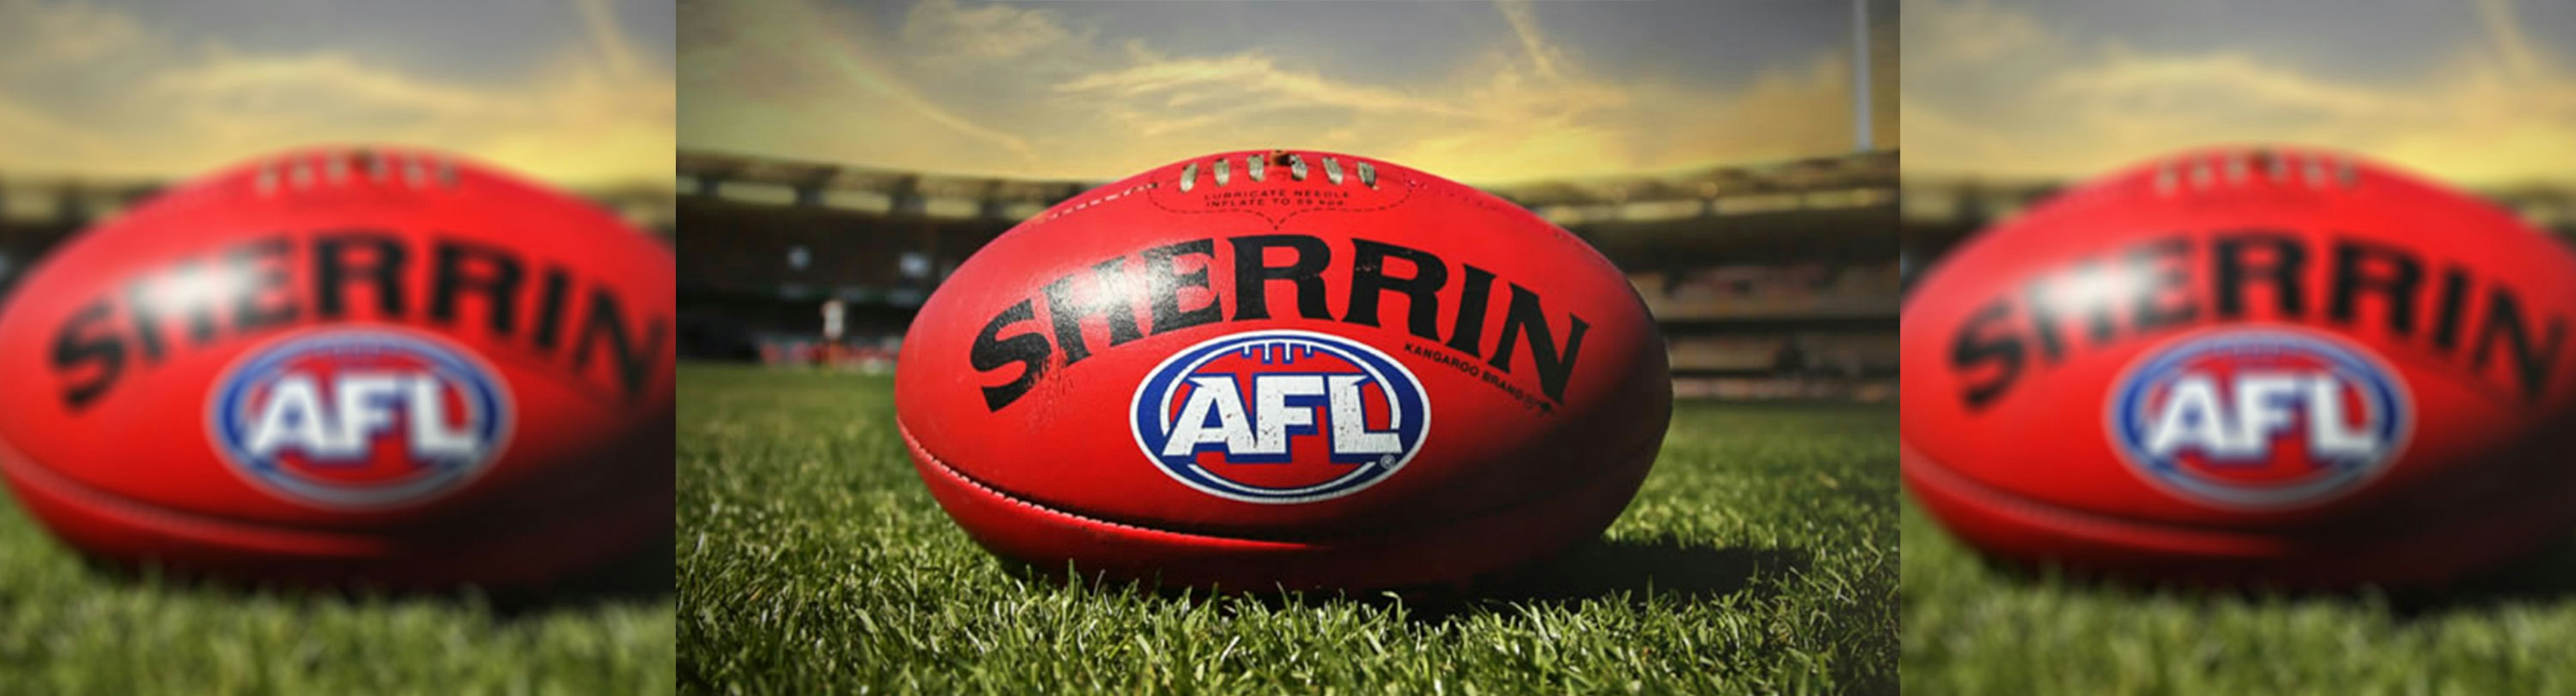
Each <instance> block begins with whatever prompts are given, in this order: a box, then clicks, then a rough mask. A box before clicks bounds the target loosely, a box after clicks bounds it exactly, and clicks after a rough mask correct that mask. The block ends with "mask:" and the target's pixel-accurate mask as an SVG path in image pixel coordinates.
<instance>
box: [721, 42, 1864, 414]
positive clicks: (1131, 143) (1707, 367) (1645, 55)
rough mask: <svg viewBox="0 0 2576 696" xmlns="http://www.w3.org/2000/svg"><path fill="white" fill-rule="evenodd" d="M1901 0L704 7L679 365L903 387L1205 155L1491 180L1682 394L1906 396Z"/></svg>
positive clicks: (1483, 184)
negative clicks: (965, 297) (1061, 215)
mask: <svg viewBox="0 0 2576 696" xmlns="http://www.w3.org/2000/svg"><path fill="white" fill-rule="evenodd" d="M1896 14H1897V12H1896V3H1895V2H1894V1H1893V0H1863V1H1858V2H1852V1H1845V2H1795V3H1790V2H1740V3H1683V2H1663V3H1528V2H1492V3H1482V2H1478V3H1381V4H1352V3H1341V4H1335V5H1333V6H1332V11H1330V12H1320V11H1316V10H1315V9H1314V8H1312V7H1309V6H1307V5H1305V4H1302V3H1205V4H1176V3H1052V2H1029V3H999V2H993V3H987V2H964V1H961V0H918V1H908V2H885V3H848V2H829V1H826V0H760V1H756V2H726V3H715V2H682V3H680V27H681V29H680V30H681V35H680V46H679V51H680V65H681V66H682V67H681V73H682V75H681V87H682V89H684V90H685V91H686V92H687V94H688V99H687V100H686V102H685V103H683V104H682V105H681V119H680V136H679V139H680V142H679V146H680V157H679V176H678V180H677V182H678V188H679V191H678V193H679V201H678V220H679V224H680V226H681V227H682V228H683V229H685V230H686V232H685V233H684V234H682V235H681V236H680V238H679V240H678V243H679V248H680V253H681V256H682V258H685V259H687V261H688V262H687V263H684V264H682V266H681V270H680V274H681V277H680V311H681V315H682V323H683V327H682V350H683V351H686V352H685V353H684V356H687V357H692V358H699V359H721V360H736V361H761V362H765V363H769V364H772V365H779V366H796V367H811V366H818V365H819V366H824V367H827V368H830V369H844V370H859V371H884V370H890V369H892V367H893V365H892V361H893V359H894V356H895V355H896V351H897V349H898V348H899V347H900V345H901V343H900V342H901V339H902V335H903V332H904V329H905V327H906V326H907V324H908V323H909V321H910V318H911V316H912V314H913V313H914V312H915V311H916V310H917V308H918V307H919V306H920V304H921V302H922V301H923V299H925V298H926V297H927V296H928V295H929V293H930V291H931V290H932V289H934V288H936V287H937V286H938V284H939V282H940V280H941V279H942V278H944V277H946V275H947V274H948V273H949V272H950V271H951V270H953V269H955V268H956V266H957V264H958V263H959V262H961V261H963V260H964V259H965V258H966V257H968V256H969V255H971V254H973V253H974V252H975V250H976V249H977V248H979V247H980V246H981V245H983V244H984V243H986V242H988V241H990V240H991V239H993V238H994V237H995V236H997V235H999V234H1001V233H1002V232H1003V231H1005V230H1007V229H1009V228H1010V227H1011V226H1012V225H1014V224H1017V223H1018V222H1019V221H1020V220H1022V219H1025V218H1027V217H1029V216H1030V215H1033V214H1035V213H1037V212H1039V211H1041V210H1044V209H1045V208H1046V207H1047V206H1049V205H1052V204H1054V203H1056V202H1058V201H1061V200H1064V199H1066V198H1070V197H1072V196H1074V195H1075V194H1078V193H1080V192H1082V191H1084V190H1087V189H1089V188H1090V187H1092V186H1096V185H1098V184H1101V183H1106V182H1108V181H1112V180H1115V179H1118V178H1122V177H1125V176H1127V175H1130V174H1134V173H1136V172H1139V171H1143V170H1145V169H1148V168H1151V167H1154V166H1159V165H1161V164H1164V163H1167V162H1171V161H1175V160H1179V159H1183V158H1187V157H1193V156H1198V155H1202V154H1206V153H1210V152H1218V151H1224V150H1233V149H1245V148H1262V147H1282V148H1313V149H1323V150H1331V151H1342V152H1350V153H1354V154H1362V155H1367V156H1371V157H1378V158H1383V159H1386V160H1390V161H1394V162H1399V163H1403V164H1406V165H1409V166H1413V167H1417V168H1420V169H1423V170H1426V171H1430V172H1434V173H1437V174H1440V175H1442V176H1445V177H1448V178H1451V179H1455V180H1458V181H1460V182H1463V183H1467V184H1470V185H1474V186H1477V187H1479V188H1483V189H1485V190H1487V191H1490V192H1493V193H1495V194H1497V195H1500V196H1502V197H1504V198H1506V199H1509V200H1511V201H1513V202H1515V203H1518V204H1520V205H1523V206H1526V207H1528V208H1530V209H1531V210H1533V211H1536V212H1537V213H1538V214H1540V215H1542V216H1545V217H1546V218H1548V219H1550V220H1553V221H1555V222H1556V223H1557V224H1559V225H1563V226H1564V227H1566V228H1567V229H1569V230H1572V231H1573V232H1574V233H1575V234H1577V235H1580V236H1582V237H1583V238H1584V239H1586V240H1588V241H1590V242H1591V243H1592V244H1593V245H1594V246H1595V247H1598V248H1600V249H1601V250H1602V252H1603V253H1605V254H1607V255H1608V256H1609V257H1610V259H1611V260H1612V261H1614V262H1616V263H1618V264H1619V266H1620V267H1621V268H1622V269H1625V270H1626V271H1627V272H1628V274H1629V278H1630V280H1631V281H1632V282H1633V283H1634V284H1635V285H1636V287H1637V290H1638V292H1639V293H1640V294H1642V295H1643V296H1644V297H1645V298H1646V302H1647V304H1648V305H1649V307H1650V308H1652V310H1653V311H1654V313H1655V315H1656V318H1657V320H1658V321H1659V322H1660V323H1661V324H1662V325H1663V329H1664V332H1665V335H1666V338H1667V339H1668V340H1669V341H1670V343H1671V350H1672V354H1673V355H1672V358H1673V368H1674V372H1675V375H1676V378H1677V384H1676V386H1677V388H1678V391H1679V392H1680V393H1681V394H1683V395H1685V396H1691V395H1698V396H1722V397H1731V398H1822V399H1837V400H1841V399H1861V400H1872V401H1884V400H1888V399H1891V398H1892V396H1893V389H1894V376H1895V371H1896V328H1897V324H1896V314H1897V297H1898V287H1899V268H1898V259H1897V253H1896V249H1897V244H1896V241H1897V239H1896V234H1897V233H1896V215H1897V196H1896V189H1895V186H1896V183H1897V146H1898V142H1897V141H1898V133H1897V127H1896V109H1895V108H1894V105H1895V99H1896V82H1895V80H1896V70H1895V64H1894V61H1895V59H1896V54H1897V51H1896V39H1895V30H1896V26H1897V24H1896Z"/></svg>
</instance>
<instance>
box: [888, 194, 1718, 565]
mask: <svg viewBox="0 0 2576 696" xmlns="http://www.w3.org/2000/svg"><path fill="white" fill-rule="evenodd" d="M899 364H900V365H901V367H900V368H899V369H898V370H897V374H896V378H895V399H896V404H897V410H898V412H899V420H900V421H901V422H900V426H901V428H902V431H903V433H904V438H905V441H906V442H907V443H908V444H909V445H911V448H912V455H913V460H914V462H915V463H916V465H917V466H918V468H919V470H920V473H921V477H922V480H924V481H926V482H928V483H929V485H930V490H931V493H932V494H933V495H935V496H936V497H937V498H938V499H939V503H940V504H941V505H942V506H944V507H946V508H947V509H948V513H949V514H950V515H951V516H953V517H955V518H956V519H957V522H958V524H960V525H961V526H963V527H965V529H966V531H967V533H968V534H970V535H972V536H973V537H974V538H975V539H976V541H978V542H980V543H982V544H983V545H984V546H985V548H987V549H990V550H992V551H993V552H994V553H996V554H999V555H1001V556H1004V557H1007V558H1012V559H1017V560H1020V561H1025V562H1028V563H1031V564H1034V565H1035V566H1036V567H1038V568H1041V569H1046V570H1050V571H1056V570H1063V569H1064V568H1066V567H1067V566H1068V564H1070V566H1071V567H1072V568H1074V569H1076V570H1077V571H1078V572H1082V573H1085V574H1095V573H1096V574H1101V575H1106V576H1109V577H1116V578H1134V579H1146V580H1159V581H1160V582H1161V583H1163V584H1166V585H1188V586H1203V585H1222V586H1225V587H1232V588H1237V589H1268V588H1272V587H1289V588H1332V587H1339V588H1369V587H1397V586H1409V585H1424V584H1441V583H1446V584H1459V583H1464V582H1466V581H1467V580H1469V579H1471V578H1472V577H1473V576H1475V575H1477V574H1480V573H1483V572H1485V571H1490V570H1495V569H1498V568H1502V567H1506V566H1511V565H1516V564H1520V563H1523V562H1526V561H1529V560H1532V559H1535V558H1538V557H1541V556H1544V555H1548V554H1550V553H1553V552H1556V551H1558V550H1561V549H1563V548H1565V547H1567V546H1569V545H1571V544H1573V543H1574V542H1577V541H1581V540H1585V539H1589V538H1592V537H1595V536H1597V535H1599V534H1600V532H1601V530H1602V528H1604V527H1606V526H1608V525H1609V523H1610V521H1611V520H1612V519H1613V518H1615V517H1617V516H1618V514H1619V511H1620V510H1621V509H1623V508H1625V507H1626V506H1627V504H1628V500H1629V498H1631V497H1633V496H1634V495H1635V494H1636V491H1637V485H1638V484H1639V483H1640V482H1641V481H1642V480H1643V479H1644V478H1645V475H1646V470H1647V468H1648V467H1649V466H1651V465H1652V464H1653V463H1654V459H1655V453H1656V449H1657V448H1658V447H1659V446H1660V445H1661V443H1662V441H1663V436H1664V424H1665V421H1666V420H1667V419H1668V418H1669V417H1670V415H1671V409H1672V384H1671V381H1670V377H1669V375H1668V370H1667V369H1666V367H1665V362H1664V347H1663V342H1662V339H1661V337H1660V336H1658V334H1657V333H1656V331H1655V327H1654V324H1653V323H1652V322H1650V321H1649V320H1648V318H1647V316H1646V311H1645V307H1644V305H1643V304H1642V303H1641V302H1639V300H1638V298H1637V295H1636V292H1635V291H1634V290H1633V289H1631V288H1630V287H1629V285H1628V283H1627V280H1626V278H1625V277H1624V276H1622V275H1621V274H1620V272H1619V270H1618V269H1617V268H1614V267H1612V266H1611V265H1610V263H1609V262H1608V261H1606V260H1604V259H1602V258H1601V256H1600V255H1599V254H1598V253H1596V252H1594V251H1593V250H1592V248H1591V247H1590V246H1588V245H1586V244H1584V243H1583V241H1582V240H1579V239H1576V238H1575V237H1574V236H1573V235H1571V234H1568V233H1567V232H1565V231H1564V230H1561V229H1558V228H1556V227H1555V226H1553V225H1550V224H1548V223H1547V222H1546V221H1544V220H1541V219H1539V218H1538V217H1536V216H1533V215H1531V214H1530V213H1528V212H1527V211H1524V210H1522V209H1520V208H1518V207H1516V206H1513V205H1512V204H1510V203H1508V202H1505V201H1503V200H1501V199H1498V198H1495V197H1493V196H1491V195H1487V194H1485V193H1483V192H1480V191H1477V190H1475V189H1471V188H1468V187H1465V186H1461V185H1458V184H1456V183H1452V182H1449V181H1446V180H1443V179H1440V178H1438V177H1434V176H1431V175H1429V174H1425V173H1422V172H1418V171H1414V170H1411V169H1407V168H1404V167H1401V166H1397V165H1394V164H1389V163H1387V162H1383V161H1379V160H1372V159H1367V158H1361V157H1353V156H1350V155H1340V154H1331V153H1322V152H1281V151H1271V152H1233V153H1226V154H1222V155H1212V156H1207V157H1200V158H1196V159H1191V160H1186V161H1182V162H1176V163H1173V164H1171V165H1168V166H1164V167H1161V168H1157V169H1154V170H1153V171H1149V172H1146V173H1143V174H1139V175H1137V176H1134V177H1130V178H1128V179H1127V180H1124V181H1120V182H1117V183H1114V184H1110V185H1107V186H1103V187H1101V188H1099V189H1097V190H1094V191H1091V192H1089V193H1086V194H1083V195H1081V196H1077V197H1075V198H1073V199H1071V200H1067V201H1065V202H1063V203H1062V204H1059V205H1057V206H1055V207H1054V208H1052V209H1049V210H1047V211H1046V212H1043V213H1040V214H1039V215H1037V216H1036V217H1033V218H1030V219H1029V220H1028V221H1027V222H1024V223H1021V224H1020V225H1019V226H1018V227H1015V228H1013V229H1012V230H1011V231H1009V232H1007V233H1004V234H1003V235H1002V236H1001V237H999V238H997V239H995V240H994V241H993V242H992V243H991V244H990V245H988V246H986V247H984V248H983V249H982V250H981V251H979V252H977V253H976V255H975V256H974V257H973V258H971V259H968V260H967V261H966V263H965V264H963V265H961V266H959V267H958V269H957V271H956V273H955V274H954V275H951V276H950V277H949V278H948V279H947V280H946V282H945V283H943V284H942V285H941V286H940V289H939V291H938V292H936V293H934V294H932V295H931V297H930V300H929V302H928V303H927V304H924V305H923V306H922V309H921V313H920V315H919V317H918V318H917V319H916V320H915V321H914V322H913V325H912V329H911V332H910V334H909V335H908V336H907V337H906V339H905V341H904V345H903V354H902V356H901V360H900V363H899Z"/></svg>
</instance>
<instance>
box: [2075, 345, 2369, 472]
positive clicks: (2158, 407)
mask: <svg viewBox="0 0 2576 696" xmlns="http://www.w3.org/2000/svg"><path fill="white" fill-rule="evenodd" d="M2111 394H2112V396H2111V401H2110V409H2109V410H2110V414H2109V415H2110V431H2111V441H2112V443H2113V445H2114V447H2115V449H2117V450H2119V452H2120V454H2121V457H2122V459H2124V460H2126V461H2127V462H2128V463H2129V465H2130V466H2131V467H2132V469H2133V470H2135V471H2136V472H2137V473H2138V474H2139V475H2140V476H2141V477H2142V478H2145V479H2146V480H2147V482H2148V483H2152V484H2156V485H2157V487H2159V488H2162V489H2164V490H2166V491H2169V492H2172V493H2175V494H2178V495H2180V496H2182V497H2184V498H2186V499H2190V500H2193V501H2197V502H2200V503H2204V504H2209V505H2215V506H2222V507H2233V508H2256V509H2276V508H2288V507H2296V506H2300V505H2308V504H2314V503H2319V502H2324V501H2326V500H2330V499H2333V498H2335V497H2338V496H2341V495H2343V494H2346V493H2350V492H2352V491H2354V490H2357V489H2359V487H2360V484H2362V483H2363V482H2366V481H2368V480H2370V479H2371V478H2372V477H2375V476H2377V475H2379V474H2380V473H2381V472H2382V471H2384V470H2386V469H2387V467H2388V464H2389V463H2390V462H2392V461H2395V460H2396V459H2397V455H2398V453H2399V452H2401V451H2403V450H2404V448H2405V441H2406V436H2407V432H2408V431H2407V428H2408V426H2409V425H2410V423H2411V421H2412V416H2413V410H2414V407H2413V404H2412V403H2411V397H2409V396H2408V394H2407V392H2406V387H2405V384H2404V383H2403V382H2401V381H2399V379H2398V378H2397V376H2396V372H2395V371H2394V370H2391V369H2389V368H2388V367H2387V366H2386V365H2383V364H2381V363H2380V362H2379V360H2378V359H2377V358H2376V357H2375V356H2372V355H2371V354H2370V353H2369V352H2367V351H2366V350H2364V349H2362V348H2359V347H2357V346H2352V345H2349V344H2347V343H2345V342H2343V341H2341V340H2338V339H2334V338H2331V337H2325V336H2317V335H2310V334H2306V333H2293V332H2289V331H2282V330H2233V331H2221V332H2216V333H2209V334H2202V335H2199V336H2195V337H2191V338H2186V339H2183V340H2181V341H2178V342H2176V343H2173V344H2170V345H2168V346H2165V347H2163V348H2160V349H2158V350H2155V351H2153V352H2150V353H2148V354H2147V356H2146V357H2145V358H2143V359H2142V360H2141V361H2140V362H2139V363H2138V364H2137V365H2136V366H2135V367H2132V368H2130V370H2129V372H2128V373H2127V374H2126V375H2124V376H2122V377H2121V378H2120V379H2119V380H2118V381H2117V382H2114V383H2113V387H2112V390H2111Z"/></svg>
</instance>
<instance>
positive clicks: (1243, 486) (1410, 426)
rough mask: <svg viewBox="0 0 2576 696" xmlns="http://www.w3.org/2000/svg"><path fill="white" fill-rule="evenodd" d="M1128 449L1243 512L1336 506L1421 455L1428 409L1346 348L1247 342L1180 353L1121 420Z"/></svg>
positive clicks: (1317, 340) (1262, 334) (1386, 366)
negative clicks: (1263, 506) (1128, 431)
mask: <svg viewBox="0 0 2576 696" xmlns="http://www.w3.org/2000/svg"><path fill="white" fill-rule="evenodd" d="M1128 411H1129V414H1130V415H1131V416H1132V417H1131V419H1130V425H1131V427H1133V429H1134V430H1135V432H1136V444H1137V445H1138V446H1139V447H1142V448H1143V449H1144V452H1145V457H1146V458H1147V459H1150V460H1152V461H1153V462H1154V465H1155V466H1158V467H1161V468H1162V470H1163V473H1166V474H1170V475H1171V477H1172V478H1174V479H1177V480H1179V481H1180V482H1181V483H1183V484H1187V485H1189V486H1190V487H1191V488H1196V489H1198V490H1200V491H1204V492H1206V493H1207V494H1209V495H1214V496H1217V497H1221V498H1226V499H1230V500H1240V501H1244V502H1250V503H1306V502H1314V501H1318V500H1328V499H1332V498H1339V497H1342V496H1345V495H1350V494H1352V493H1355V492H1358V491H1360V490H1361V489H1364V488H1367V487H1369V486H1371V485H1375V484H1377V483H1378V482H1379V481H1384V480H1386V478H1387V477H1388V476H1392V475H1394V474H1395V472H1397V471H1399V470H1402V469H1403V468H1404V464H1405V462H1408V461H1411V460H1412V459H1413V455H1414V454H1415V453H1418V452H1420V451H1421V450H1422V438H1423V434H1424V433H1426V432H1429V429H1430V426H1431V404H1430V402H1429V401H1428V400H1427V399H1425V398H1424V396H1423V391H1422V382H1421V381H1420V380H1418V379H1415V378H1414V376H1413V373H1412V372H1409V371H1406V370H1405V369H1404V365H1402V364H1400V363H1397V362H1396V361H1395V360H1394V359H1393V358H1389V357H1387V355H1386V354H1385V353H1381V352H1378V351H1377V349H1375V348H1371V347H1369V346H1367V345H1363V344H1361V343H1359V342H1357V341H1353V340H1350V339H1346V338H1342V337H1339V336H1333V335H1330V334H1322V333H1315V332H1311V331H1290V330H1275V331H1253V332H1246V333H1238V334H1233V335H1230V336H1223V337H1219V338H1216V339H1213V340H1209V341H1206V342H1203V343H1200V344H1198V345H1194V346H1190V347H1189V348H1187V349H1184V350H1182V351H1181V352H1179V353H1177V354H1174V355H1173V356H1172V357H1170V358H1168V359H1165V360H1164V361H1163V363H1162V364H1161V365H1158V366H1156V367H1155V368H1154V371H1153V372H1151V373H1148V374H1147V375H1146V377H1145V381H1144V382H1143V383H1141V384H1138V385H1137V386H1136V397H1135V400H1134V401H1133V403H1132V404H1131V407H1130V408H1129V409H1128Z"/></svg>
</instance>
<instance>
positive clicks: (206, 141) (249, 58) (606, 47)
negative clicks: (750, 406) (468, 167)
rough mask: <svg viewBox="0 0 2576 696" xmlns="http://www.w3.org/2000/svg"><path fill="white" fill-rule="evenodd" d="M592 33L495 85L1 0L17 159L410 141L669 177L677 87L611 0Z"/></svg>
mask: <svg viewBox="0 0 2576 696" xmlns="http://www.w3.org/2000/svg"><path fill="white" fill-rule="evenodd" d="M564 9H565V11H567V12H574V13H578V14H579V15H580V19H581V20H582V26H583V27H584V28H585V29H586V32H585V33H582V34H576V35H573V36H568V37H566V42H565V45H564V46H562V47H561V48H560V49H558V50H557V51H556V56H555V58H554V59H552V60H548V61H542V62H540V63H538V64H536V65H532V66H530V67H529V68H528V69H526V70H525V71H524V72H522V73H520V74H518V75H515V76H507V78H506V79H501V80H495V81H492V82H491V83H488V84H472V83H462V82H457V81H455V80H453V79H446V78H438V77H431V76H429V74H428V73H426V72H424V71H423V70H420V69H417V68H416V67H415V66H406V65H399V64H389V63H384V62H376V61H370V60H367V59H363V58H360V57H358V56H357V55H356V54H352V53H347V52H339V51H330V50H322V51H310V52H292V53H279V52H252V51H246V50H242V49H239V48H236V47H233V46H229V45H227V44H225V43H223V42H221V41H216V40H208V41H190V40H185V39H183V38H182V37H181V36H179V35H177V34H175V33H173V32H171V31H168V30H166V29H162V28H156V27H153V26H151V25H149V24H148V23H147V21H148V18H139V17H134V16H128V15H123V14H119V13H117V12H115V11H111V10H108V9H105V8H98V7H91V6H87V5H83V4H78V3H54V2H46V1H43V0H0V15H6V16H8V17H10V18H11V19H12V20H15V21H14V22H12V23H11V24H12V26H14V27H15V28H0V171H7V172H11V173H16V174H22V175H25V174H33V175H57V176H78V177H103V178H169V177H176V176H186V175H190V174H194V173H197V172H200V171H203V170H206V169H209V168H212V167H217V166H221V165H225V164H229V163H232V162H236V161H239V160H241V159H242V158H246V157H252V156H256V155H259V154H262V153H265V152H270V151H275V150H279V149H284V148H289V147H296V146H303V145H311V144H317V143H335V142H393V143H402V144H411V145H421V146H429V147H435V148H442V149H448V150H453V151H457V152H461V153H463V154H466V155H468V156H470V157H475V158H477V159H482V160H486V161H491V162H494V163H496V164H499V165H501V166H504V167H508V168H511V169H514V170H518V171H521V172H525V173H528V174H530V175H533V176H537V177H540V178H545V179H549V180H554V181H558V182H561V183H566V184H572V185H582V186H600V185H620V184H629V183H639V182H640V183H662V182H667V181H668V178H669V172H670V152H671V150H672V148H673V147H674V146H675V144H674V135H673V129H674V128H675V122H676V120H677V114H676V110H675V106H674V102H675V99H676V97H677V89H676V83H675V81H674V78H673V76H672V75H671V73H670V71H669V70H668V69H667V68H661V67H656V66H652V65H648V64H647V63H646V62H645V61H643V60H641V59H639V58H638V57H637V52H636V50H635V48H634V46H633V45H632V42H633V41H634V40H635V39H633V38H632V37H629V36H627V35H625V33H623V32H622V31H621V30H620V29H619V28H617V26H616V24H615V20H614V17H613V12H612V11H611V8H610V7H609V6H608V4H606V0H577V1H575V2H571V3H570V4H568V5H567V6H566V7H565V8H564Z"/></svg>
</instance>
